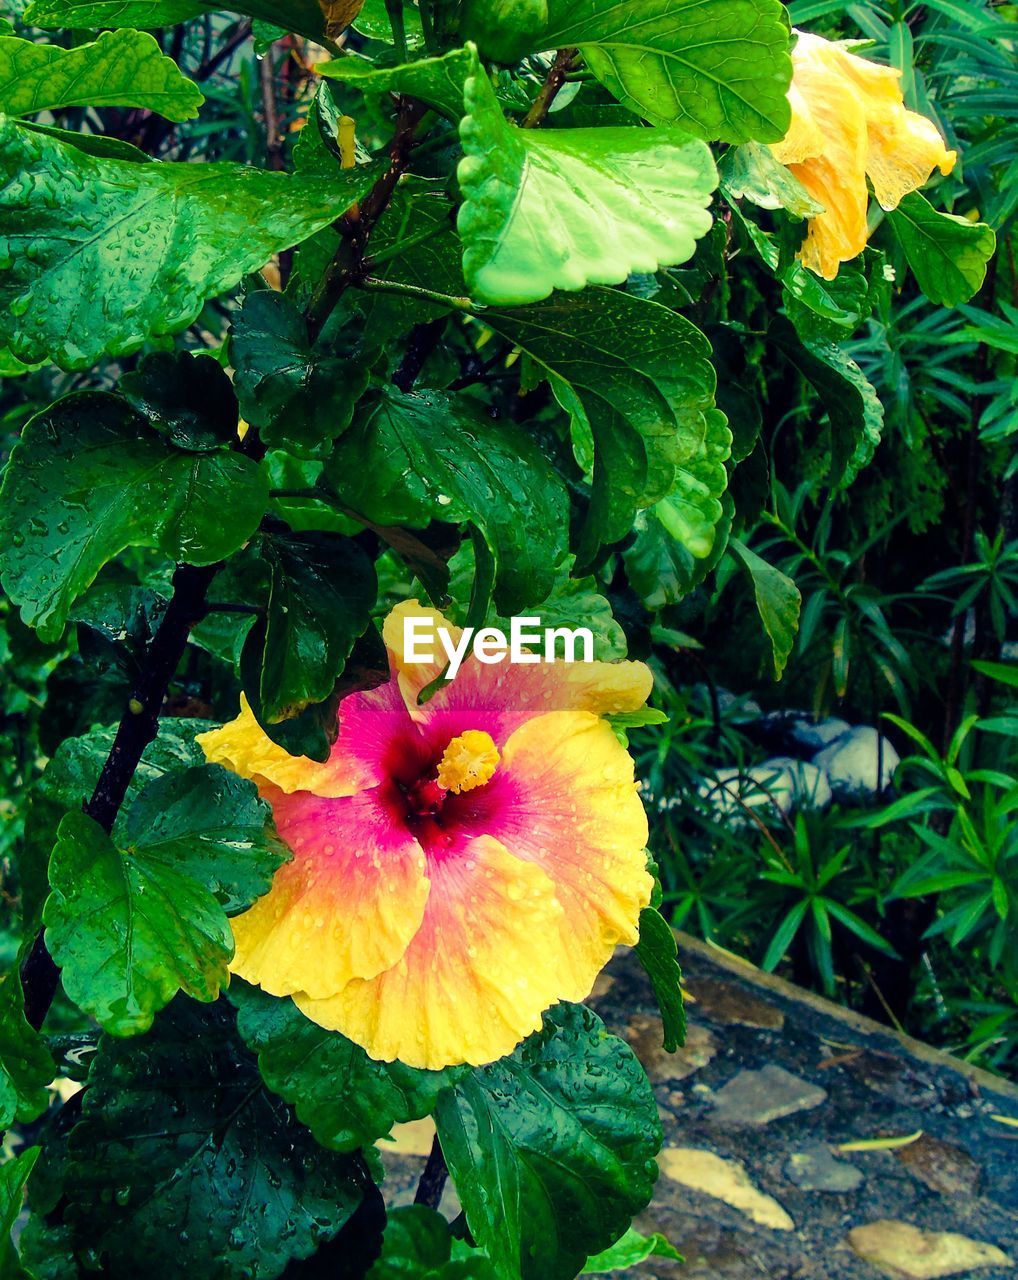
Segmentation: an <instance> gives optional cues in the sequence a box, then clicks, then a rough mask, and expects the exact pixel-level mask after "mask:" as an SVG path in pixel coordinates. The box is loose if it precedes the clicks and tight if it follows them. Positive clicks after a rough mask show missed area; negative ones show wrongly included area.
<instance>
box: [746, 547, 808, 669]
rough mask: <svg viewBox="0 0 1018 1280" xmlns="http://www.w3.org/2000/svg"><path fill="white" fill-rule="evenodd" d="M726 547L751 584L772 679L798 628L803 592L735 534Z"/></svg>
mask: <svg viewBox="0 0 1018 1280" xmlns="http://www.w3.org/2000/svg"><path fill="white" fill-rule="evenodd" d="M728 547H729V550H730V551H731V553H732V555H733V556H734V557H735V559H736V560H738V562H739V564H740V565H742V567H743V569H745V571H746V573H747V574H748V575H749V579H750V581H751V582H752V584H753V594H754V596H755V597H756V607H757V611H758V612H759V614H760V621H761V622H762V623H763V626H764V630H765V631H766V632H767V638H768V640H770V642H771V653H772V654H773V656H774V679H775V680H780V679H781V676H782V674H783V672H784V670H785V666H786V665H787V663H788V659H789V657H790V656H791V653H792V648H793V646H794V645H795V637H796V633H797V632H798V630H799V613H800V611H801V609H802V594H801V592H800V591H799V588H798V587H797V586H796V585H795V583H794V582H793V581H792V579H791V578H789V577H788V576H787V575H786V574H784V573H782V572H781V570H780V569H775V567H774V566H773V565H772V564H768V563H767V561H766V560H765V559H764V558H763V556H759V555H757V553H756V552H755V551H751V550H750V548H749V547H747V546H746V544H745V543H744V542H740V541H739V539H738V538H732V539H731V541H730V542H729V544H728Z"/></svg>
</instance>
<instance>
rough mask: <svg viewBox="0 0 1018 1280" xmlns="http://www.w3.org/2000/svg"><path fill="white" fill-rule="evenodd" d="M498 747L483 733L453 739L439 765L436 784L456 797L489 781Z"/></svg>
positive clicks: (474, 730)
mask: <svg viewBox="0 0 1018 1280" xmlns="http://www.w3.org/2000/svg"><path fill="white" fill-rule="evenodd" d="M498 762H499V754H498V747H496V746H495V743H494V740H493V739H492V737H491V735H490V734H488V733H485V732H484V731H483V730H482V729H468V730H467V731H466V733H461V734H460V735H459V736H458V737H456V738H453V740H452V742H450V743H449V745H448V746H447V747H446V749H445V751H444V752H443V754H442V759H441V760H440V761H439V764H438V779H437V780H438V784H439V786H441V787H444V788H445V789H446V791H454V792H456V793H457V794H458V793H460V792H463V791H473V790H474V788H475V787H483V786H484V784H485V783H486V782H488V781H490V779H491V776H492V774H493V773H494V772H495V769H496V768H497V766H498Z"/></svg>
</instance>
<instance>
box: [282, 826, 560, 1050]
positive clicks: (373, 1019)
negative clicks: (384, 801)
mask: <svg viewBox="0 0 1018 1280" xmlns="http://www.w3.org/2000/svg"><path fill="white" fill-rule="evenodd" d="M429 874H430V876H431V894H430V897H429V899H428V905H427V909H426V910H425V913H424V919H423V921H422V923H421V927H420V929H419V931H418V932H417V934H416V936H415V937H414V939H413V941H412V942H411V944H410V946H409V947H408V948H407V950H406V953H405V954H404V955H403V957H402V959H400V960H399V961H398V962H397V963H396V964H395V965H393V967H392V968H390V969H388V970H386V972H385V973H382V974H379V975H378V977H376V978H373V979H371V980H370V981H357V982H351V983H350V984H349V985H348V986H346V987H344V988H343V990H342V991H341V992H340V993H339V994H338V995H336V996H333V997H332V998H331V999H328V1000H316V999H313V998H311V997H310V996H308V995H307V994H299V995H295V996H294V1000H295V1002H296V1003H297V1005H298V1007H299V1008H300V1009H301V1010H303V1012H304V1013H305V1014H306V1015H307V1016H308V1017H309V1018H310V1019H311V1020H312V1021H313V1022H317V1023H318V1024H319V1025H320V1026H323V1027H327V1028H329V1030H332V1031H340V1032H342V1033H343V1035H345V1036H347V1037H348V1038H349V1039H351V1040H353V1041H355V1042H356V1043H357V1044H359V1045H361V1046H363V1048H364V1049H365V1050H366V1051H367V1052H368V1053H369V1054H370V1055H371V1057H373V1058H377V1059H380V1060H381V1061H383V1062H392V1061H394V1060H396V1059H398V1060H399V1061H400V1062H405V1063H406V1064H407V1065H408V1066H411V1067H420V1068H424V1069H428V1070H439V1069H441V1068H442V1067H447V1066H452V1065H455V1064H459V1063H464V1062H468V1063H471V1064H472V1065H475V1066H480V1065H482V1064H483V1063H486V1062H494V1061H495V1059H497V1058H501V1057H503V1056H504V1055H505V1054H507V1053H511V1052H512V1050H513V1049H514V1048H515V1047H516V1045H517V1044H519V1042H520V1041H521V1040H523V1039H524V1038H525V1037H526V1036H528V1035H530V1034H531V1033H532V1032H534V1031H537V1030H538V1029H539V1028H540V1026H541V1022H542V1015H543V1013H544V1010H545V1009H547V1008H548V1007H549V1006H550V1005H552V1004H553V1003H555V1001H556V999H557V990H558V986H559V973H558V969H559V964H560V963H561V960H562V955H561V943H560V941H559V937H560V935H559V930H558V921H559V919H560V918H561V916H562V908H561V906H560V905H559V903H558V902H557V900H556V898H555V892H554V889H553V887H552V883H551V881H550V879H549V878H548V876H547V875H546V874H545V873H544V871H542V870H541V868H540V867H538V866H536V865H534V864H533V863H531V862H524V861H521V860H520V859H518V858H515V857H513V856H512V855H511V854H509V853H508V852H507V851H506V850H505V849H504V848H503V846H502V845H501V844H499V842H498V841H497V840H493V839H491V838H490V837H487V836H481V837H480V838H479V839H477V840H474V841H473V842H471V843H470V844H469V845H468V846H467V847H466V848H465V849H464V850H463V851H462V852H461V853H457V854H456V855H455V856H450V857H447V858H442V859H438V860H435V861H433V862H432V863H431V866H430V871H429Z"/></svg>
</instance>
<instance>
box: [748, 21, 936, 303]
mask: <svg viewBox="0 0 1018 1280" xmlns="http://www.w3.org/2000/svg"><path fill="white" fill-rule="evenodd" d="M796 34H797V36H798V42H797V43H796V46H795V49H794V50H793V52H792V62H793V66H794V75H793V78H792V86H791V88H790V90H789V95H788V96H789V101H790V103H791V106H792V126H791V128H790V129H789V131H788V133H787V134H786V135H785V137H784V139H783V140H782V141H781V142H778V143H775V144H774V145H773V146H772V147H771V151H772V152H773V154H774V157H775V159H777V160H778V161H780V162H781V164H783V165H786V166H787V167H788V169H789V170H790V171H791V172H792V173H793V174H794V175H795V177H796V178H798V179H799V181H800V182H801V183H802V185H803V186H804V187H805V188H806V190H807V191H808V192H809V193H810V195H811V196H813V198H814V199H815V200H816V201H818V202H819V203H820V204H822V205H823V206H824V212H823V213H821V214H818V215H817V216H816V217H814V218H811V219H810V222H809V231H808V233H807V236H806V240H805V242H804V244H803V246H802V250H801V253H800V257H801V259H802V263H803V266H805V267H808V268H809V269H810V270H811V271H814V272H816V274H817V275H819V276H823V277H824V279H826V280H833V279H834V277H835V276H836V275H837V274H838V268H839V266H840V265H841V263H843V262H848V261H850V259H852V258H856V257H858V256H859V254H860V253H862V251H863V249H865V247H866V232H867V227H866V211H867V207H868V204H869V192H868V189H867V185H866V179H867V178H869V180H870V182H871V183H872V184H873V191H874V193H875V194H876V197H877V200H878V201H879V202H880V204H881V205H882V206H883V208H885V209H894V208H896V207H897V205H898V203H899V201H900V200H901V199H902V197H903V196H906V195H908V194H909V192H911V191H915V190H917V189H918V188H919V187H921V186H923V184H924V183H926V182H927V181H928V180H929V178H930V175H931V174H932V173H933V171H934V169H938V168H939V170H940V172H941V173H943V174H948V173H950V172H951V170H952V169H953V168H954V165H955V161H956V159H957V155H956V153H955V152H954V151H949V150H948V149H947V147H946V145H945V143H944V140H943V138H942V137H941V136H940V133H939V132H938V130H937V127H936V125H934V124H933V122H932V121H930V120H927V119H926V117H925V116H921V115H918V114H917V113H916V112H914V111H908V110H906V108H905V100H904V98H903V96H902V91H901V73H900V72H899V71H898V70H896V69H895V68H894V67H882V66H879V65H877V64H876V63H874V62H868V61H867V60H866V59H865V58H860V57H858V56H857V55H856V54H854V53H849V51H848V50H847V49H846V48H845V47H844V45H841V44H836V43H834V42H832V41H830V40H824V39H822V38H821V37H820V36H814V35H809V34H808V33H807V32H804V31H799V32H797V33H796Z"/></svg>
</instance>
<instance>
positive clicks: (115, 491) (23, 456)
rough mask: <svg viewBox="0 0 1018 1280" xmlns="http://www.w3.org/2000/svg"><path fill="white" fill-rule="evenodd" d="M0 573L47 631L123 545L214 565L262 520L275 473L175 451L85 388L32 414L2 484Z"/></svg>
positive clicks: (217, 453)
mask: <svg viewBox="0 0 1018 1280" xmlns="http://www.w3.org/2000/svg"><path fill="white" fill-rule="evenodd" d="M0 500H2V511H0V576H2V579H3V584H4V587H5V589H6V591H7V593H8V595H9V596H10V598H11V599H12V600H13V601H14V603H15V604H18V605H20V606H21V613H22V617H23V618H24V620H25V622H26V623H27V624H28V625H29V626H31V627H35V628H36V629H37V630H38V632H39V635H40V637H41V638H42V639H44V640H47V641H52V640H56V639H58V638H59V637H60V635H61V633H62V632H63V629H64V625H65V623H66V621H67V618H68V613H69V610H70V608H71V605H72V604H73V602H74V600H75V599H76V598H77V597H78V596H80V595H81V594H82V592H83V591H84V590H85V589H86V588H87V587H88V586H89V585H90V584H91V583H92V582H93V581H94V580H95V577H96V575H97V574H98V572H99V570H100V569H101V568H102V567H103V565H104V564H106V563H107V562H108V561H109V560H111V559H112V558H113V557H114V556H116V555H118V554H119V553H120V552H121V551H123V550H124V548H125V547H131V546H150V547H151V546H156V547H159V548H160V550H161V551H163V553H164V554H165V555H166V556H167V557H169V558H170V559H172V560H183V561H189V562H190V563H192V564H213V563H215V561H217V560H220V559H223V558H224V557H226V556H228V555H230V554H231V553H232V552H233V551H235V550H236V549H237V548H238V547H240V546H242V545H243V544H244V543H245V542H246V541H247V540H248V538H250V537H251V535H252V534H253V533H254V531H255V529H256V528H257V527H258V522H259V521H260V519H261V517H262V515H263V513H264V511H265V507H266V504H267V502H268V482H267V480H266V478H265V476H264V474H263V472H262V470H261V469H260V468H259V467H258V465H257V464H256V463H254V462H253V461H251V459H249V458H246V457H244V456H242V455H241V454H239V453H237V452H236V451H233V450H230V449H227V448H220V449H216V450H214V451H209V452H206V453H192V452H187V451H185V450H182V449H176V448H174V447H173V445H171V444H170V443H168V442H167V441H166V440H165V439H164V438H163V437H162V436H160V435H159V434H157V433H156V432H155V431H154V430H153V429H152V428H151V427H149V425H148V423H147V422H146V421H145V419H144V418H140V417H139V416H138V415H137V414H136V413H134V411H133V410H132V409H131V408H130V407H129V406H128V405H127V404H126V403H125V402H124V401H123V400H119V399H117V398H116V397H115V396H109V395H105V394H102V393H94V392H81V393H78V394H75V395H71V396H67V397H65V398H64V399H63V400H59V401H57V403H56V404H55V405H53V406H52V407H51V408H49V409H47V410H46V411H45V412H44V413H41V414H39V415H38V416H37V417H35V418H33V419H32V421H31V422H30V423H29V424H28V426H27V427H26V428H25V429H24V431H23V432H22V436H21V440H20V442H19V443H18V445H17V446H16V447H15V449H14V450H13V451H12V453H11V458H10V461H9V462H8V464H7V469H6V472H5V474H4V481H3V486H2V488H0Z"/></svg>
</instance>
